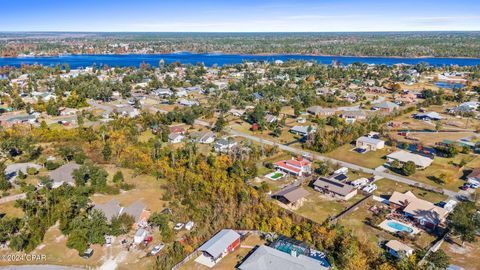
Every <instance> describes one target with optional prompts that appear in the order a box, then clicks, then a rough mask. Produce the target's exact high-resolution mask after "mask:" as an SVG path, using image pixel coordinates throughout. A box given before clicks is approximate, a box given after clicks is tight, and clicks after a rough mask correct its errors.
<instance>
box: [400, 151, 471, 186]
mask: <svg viewBox="0 0 480 270" xmlns="http://www.w3.org/2000/svg"><path fill="white" fill-rule="evenodd" d="M462 159H463V160H465V161H466V162H467V164H466V165H465V166H464V167H463V168H459V167H458V166H456V164H459V163H460V162H461V160H462ZM479 165H480V158H479V157H478V156H476V155H467V154H458V155H457V156H456V157H454V158H442V157H435V159H434V161H433V163H432V165H430V166H429V167H428V168H426V169H425V170H417V172H416V173H415V174H414V175H412V176H409V177H408V178H411V179H413V180H415V181H418V182H422V183H425V184H429V185H432V186H436V187H441V188H445V189H449V190H453V191H458V188H459V187H460V186H462V185H463V183H464V180H462V179H460V178H461V177H462V176H463V174H464V170H465V169H467V168H476V167H478V166H479ZM441 174H445V175H446V176H447V178H448V179H449V181H447V182H446V183H440V182H437V181H436V178H435V177H438V176H440V175H441Z"/></svg>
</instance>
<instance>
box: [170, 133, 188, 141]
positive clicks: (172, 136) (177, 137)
mask: <svg viewBox="0 0 480 270" xmlns="http://www.w3.org/2000/svg"><path fill="white" fill-rule="evenodd" d="M183 139H185V136H184V135H183V134H181V133H171V134H170V135H168V142H169V143H171V144H175V143H180V142H182V141H183Z"/></svg>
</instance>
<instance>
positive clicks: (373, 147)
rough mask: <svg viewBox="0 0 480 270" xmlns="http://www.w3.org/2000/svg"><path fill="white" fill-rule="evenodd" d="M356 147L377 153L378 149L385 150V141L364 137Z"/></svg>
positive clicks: (358, 141)
mask: <svg viewBox="0 0 480 270" xmlns="http://www.w3.org/2000/svg"><path fill="white" fill-rule="evenodd" d="M356 146H357V147H358V148H363V149H367V150H369V151H377V149H383V148H384V147H385V141H383V140H380V139H375V138H371V137H367V136H362V137H360V138H358V139H357V141H356Z"/></svg>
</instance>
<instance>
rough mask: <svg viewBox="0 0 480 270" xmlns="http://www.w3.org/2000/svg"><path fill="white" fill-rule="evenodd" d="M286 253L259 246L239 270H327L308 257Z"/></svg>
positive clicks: (317, 261) (318, 262)
mask: <svg viewBox="0 0 480 270" xmlns="http://www.w3.org/2000/svg"><path fill="white" fill-rule="evenodd" d="M293 251H294V250H292V252H291V253H286V252H283V251H280V250H278V249H275V248H272V247H269V246H265V245H261V246H259V247H258V248H257V249H255V250H254V251H253V253H251V254H250V255H249V256H248V257H247V258H246V259H245V260H244V261H243V262H242V263H241V264H240V265H239V266H238V269H240V270H327V269H329V267H327V266H324V264H323V263H322V261H320V260H318V259H314V258H312V257H310V256H306V255H303V254H297V252H293Z"/></svg>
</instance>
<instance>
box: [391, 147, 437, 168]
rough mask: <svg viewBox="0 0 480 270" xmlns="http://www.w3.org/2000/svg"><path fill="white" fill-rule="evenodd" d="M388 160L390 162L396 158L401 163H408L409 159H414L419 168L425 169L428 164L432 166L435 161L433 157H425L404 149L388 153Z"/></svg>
mask: <svg viewBox="0 0 480 270" xmlns="http://www.w3.org/2000/svg"><path fill="white" fill-rule="evenodd" d="M387 160H388V162H390V163H391V162H392V161H394V160H397V161H398V162H400V163H401V164H404V163H407V162H408V161H412V162H413V163H415V165H416V166H417V168H419V169H425V168H427V167H428V166H430V165H431V164H432V162H433V159H430V158H428V157H424V156H421V155H417V154H413V153H410V152H406V151H403V150H399V151H397V152H394V153H391V154H389V155H387Z"/></svg>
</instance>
